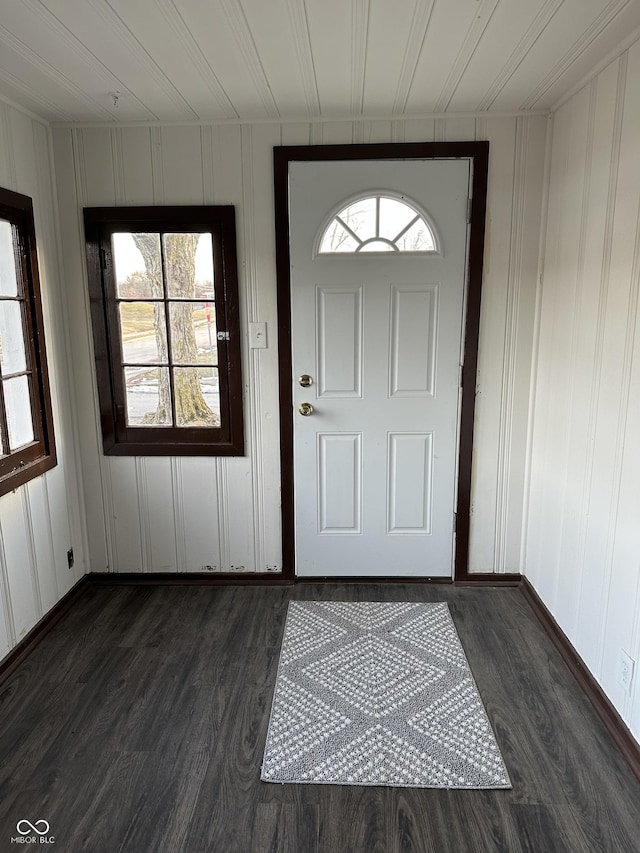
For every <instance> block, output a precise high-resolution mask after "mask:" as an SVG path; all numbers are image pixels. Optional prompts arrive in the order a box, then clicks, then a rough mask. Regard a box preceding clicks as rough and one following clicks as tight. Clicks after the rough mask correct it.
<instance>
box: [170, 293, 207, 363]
mask: <svg viewBox="0 0 640 853" xmlns="http://www.w3.org/2000/svg"><path fill="white" fill-rule="evenodd" d="M169 328H170V329H171V360H172V362H173V364H216V362H217V347H216V340H217V339H216V318H215V310H214V306H213V305H211V303H205V302H170V303H169Z"/></svg>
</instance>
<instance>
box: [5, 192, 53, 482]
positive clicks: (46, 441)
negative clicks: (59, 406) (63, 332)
mask: <svg viewBox="0 0 640 853" xmlns="http://www.w3.org/2000/svg"><path fill="white" fill-rule="evenodd" d="M0 219H1V220H4V221H5V222H10V223H11V231H12V242H13V252H14V259H15V270H16V279H17V285H18V291H17V295H16V296H15V297H8V296H7V297H2V296H0V299H2V300H10V301H14V302H18V304H19V305H20V310H21V315H22V324H23V335H24V353H25V363H26V367H25V369H24V370H22V371H20V372H19V373H16V374H13V373H12V374H10V376H13V377H18V376H27V377H28V380H29V391H30V393H29V397H30V406H31V421H32V426H33V434H34V440H33V441H32V442H30V443H29V444H25V445H24V446H23V447H19V448H17V449H16V450H14V451H13V452H11V451H10V452H8V453H6V454H3V455H2V456H0V495H5V494H7V492H10V491H13V490H14V489H16V488H18V486H22V485H24V483H27V482H28V481H29V480H32V479H33V478H34V477H38V476H40V475H41V474H44V473H45V471H49V470H50V469H51V468H53V467H54V466H55V465H56V463H57V458H56V448H55V440H54V434H53V413H52V409H51V394H50V390H49V377H48V370H47V354H46V349H45V343H44V321H43V317H42V297H41V293H40V279H39V276H38V255H37V248H36V231H35V224H34V220H33V203H32V201H31V199H30V198H29V197H28V196H25V195H21V194H20V193H17V192H13V191H12V190H7V189H2V188H0ZM0 378H1V381H0V434H1V436H2V446H3V447H6V448H8V447H9V444H8V437H9V428H8V423H7V412H6V407H5V399H4V393H3V390H2V388H3V387H4V381H5V380H6V379H7V378H8V377H4V376H2V374H1V368H0Z"/></svg>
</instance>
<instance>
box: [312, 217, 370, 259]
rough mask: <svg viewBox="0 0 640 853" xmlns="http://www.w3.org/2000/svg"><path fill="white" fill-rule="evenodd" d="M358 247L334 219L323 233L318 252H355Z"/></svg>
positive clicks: (355, 241) (356, 242)
mask: <svg viewBox="0 0 640 853" xmlns="http://www.w3.org/2000/svg"><path fill="white" fill-rule="evenodd" d="M359 245H360V243H358V241H357V240H355V239H354V238H353V237H352V236H351V234H349V232H348V231H347V229H346V228H344V226H342V225H341V224H340V223H339V222H338V220H337V219H334V220H333V222H332V223H331V224H330V225H329V227H328V228H327V230H326V231H325V232H324V237H323V238H322V243H321V244H320V252H321V253H328V252H355V251H356V249H357V248H358V246H359Z"/></svg>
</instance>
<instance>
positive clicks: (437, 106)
mask: <svg viewBox="0 0 640 853" xmlns="http://www.w3.org/2000/svg"><path fill="white" fill-rule="evenodd" d="M638 27H640V0H350V2H347V0H206V2H205V0H0V93H2V94H3V95H4V96H5V97H6V98H8V99H10V100H12V101H14V102H16V103H18V104H20V105H22V106H23V107H26V108H27V109H30V110H32V111H33V112H34V113H36V114H37V115H39V116H42V117H43V118H46V119H48V120H49V121H52V122H102V121H108V122H113V121H115V122H129V121H135V122H137V121H180V122H182V121H218V120H238V119H241V120H244V121H255V120H263V119H269V118H274V119H277V118H280V119H292V118H305V117H323V118H339V117H358V116H366V117H375V116H381V117H382V116H392V115H400V114H405V115H407V114H408V115H422V114H427V113H443V112H453V113H459V112H477V111H491V112H495V111H499V112H505V111H514V110H523V109H524V110H544V109H548V108H550V107H552V106H553V105H554V104H555V103H556V102H557V101H558V99H560V98H562V96H563V95H564V94H565V93H567V92H568V91H570V90H571V89H572V88H573V87H575V85H576V84H577V83H578V82H579V81H580V80H581V79H583V78H584V76H585V75H586V74H588V73H589V71H590V70H591V69H593V68H595V67H597V66H598V65H599V64H600V63H602V62H603V61H604V60H605V59H606V58H607V57H608V56H609V55H611V52H612V51H614V50H615V48H616V46H617V45H618V44H620V42H622V41H623V40H628V39H629V37H630V34H633V33H634V30H636V29H637V28H638ZM113 92H116V93H118V94H117V99H114V97H113V96H112V94H111V93H113ZM114 101H117V102H115V103H114Z"/></svg>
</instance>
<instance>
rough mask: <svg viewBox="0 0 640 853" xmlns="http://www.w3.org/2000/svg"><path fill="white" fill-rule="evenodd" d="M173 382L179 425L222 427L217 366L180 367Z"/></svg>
mask: <svg viewBox="0 0 640 853" xmlns="http://www.w3.org/2000/svg"><path fill="white" fill-rule="evenodd" d="M173 385H174V388H175V395H176V421H177V425H178V426H181V427H219V426H220V390H219V386H218V369H217V368H216V367H198V368H192V367H176V368H174V371H173Z"/></svg>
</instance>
